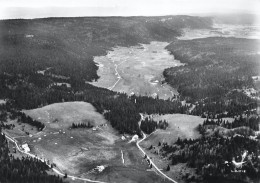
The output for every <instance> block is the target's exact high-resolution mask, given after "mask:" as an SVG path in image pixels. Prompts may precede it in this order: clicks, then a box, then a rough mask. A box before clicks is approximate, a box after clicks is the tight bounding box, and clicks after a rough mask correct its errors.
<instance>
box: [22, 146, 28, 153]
mask: <svg viewBox="0 0 260 183" xmlns="http://www.w3.org/2000/svg"><path fill="white" fill-rule="evenodd" d="M22 148H23V150H24V151H25V152H30V148H29V146H28V144H23V145H22Z"/></svg>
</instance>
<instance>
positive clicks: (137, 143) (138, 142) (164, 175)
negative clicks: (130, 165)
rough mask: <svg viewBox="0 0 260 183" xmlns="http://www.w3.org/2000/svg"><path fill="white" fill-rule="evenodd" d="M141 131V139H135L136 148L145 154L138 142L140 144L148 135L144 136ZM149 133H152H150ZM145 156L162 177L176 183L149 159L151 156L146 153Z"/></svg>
mask: <svg viewBox="0 0 260 183" xmlns="http://www.w3.org/2000/svg"><path fill="white" fill-rule="evenodd" d="M154 132H156V131H154ZM154 132H153V133H154ZM142 133H143V138H142V139H141V140H139V141H137V142H136V145H137V147H138V149H139V150H140V151H141V152H142V153H143V154H144V155H146V153H145V152H144V150H143V149H142V148H141V147H140V145H139V144H140V143H141V142H142V141H144V140H145V139H146V138H147V137H148V136H146V135H145V133H144V132H142ZM150 135H152V133H151V134H150ZM146 156H147V159H148V160H149V161H150V163H151V164H152V165H153V167H154V168H155V169H156V170H157V171H158V172H159V173H160V174H161V175H162V176H163V177H165V178H167V179H168V180H169V181H171V182H174V183H178V182H176V181H175V180H173V179H172V178H170V177H168V176H167V175H166V174H164V173H163V172H162V171H161V170H160V169H159V168H158V167H157V166H156V165H155V164H154V162H153V161H152V160H151V158H149V156H148V155H146Z"/></svg>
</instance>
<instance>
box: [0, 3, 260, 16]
mask: <svg viewBox="0 0 260 183" xmlns="http://www.w3.org/2000/svg"><path fill="white" fill-rule="evenodd" d="M209 13H256V14H259V15H260V0H0V19H12V18H43V17H75V16H76V17H77V16H140V15H141V16H160V15H176V14H188V15H194V14H209Z"/></svg>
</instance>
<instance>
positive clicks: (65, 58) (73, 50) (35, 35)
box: [0, 16, 212, 81]
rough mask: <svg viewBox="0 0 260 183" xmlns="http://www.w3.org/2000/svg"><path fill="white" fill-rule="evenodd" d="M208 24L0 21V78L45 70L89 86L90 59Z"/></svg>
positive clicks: (182, 20)
mask: <svg viewBox="0 0 260 183" xmlns="http://www.w3.org/2000/svg"><path fill="white" fill-rule="evenodd" d="M162 19H167V21H161V20H162ZM211 24H212V22H211V19H209V18H200V17H190V16H169V17H128V18H122V17H107V18H99V17H96V18H93V17H92V18H46V19H34V20H2V21H0V45H1V47H0V74H3V73H6V74H11V75H13V74H24V75H27V77H29V76H30V75H31V74H34V73H35V72H36V71H39V70H46V69H47V68H49V70H48V71H49V72H51V73H52V74H56V75H62V76H66V77H70V78H76V79H79V78H80V79H84V80H87V81H91V80H93V79H97V78H98V76H97V74H96V70H97V66H96V65H95V63H94V62H93V56H98V55H103V54H105V53H106V51H108V50H110V49H111V48H112V47H115V46H130V45H137V44H138V43H148V42H150V41H156V40H157V41H167V42H170V41H172V40H174V39H175V38H176V36H179V35H180V33H181V31H180V29H181V28H184V27H191V28H209V27H211Z"/></svg>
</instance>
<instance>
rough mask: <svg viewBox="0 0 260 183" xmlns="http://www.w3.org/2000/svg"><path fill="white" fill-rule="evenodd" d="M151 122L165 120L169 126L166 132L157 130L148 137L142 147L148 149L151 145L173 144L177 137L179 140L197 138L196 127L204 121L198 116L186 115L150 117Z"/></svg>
mask: <svg viewBox="0 0 260 183" xmlns="http://www.w3.org/2000/svg"><path fill="white" fill-rule="evenodd" d="M151 117H152V119H153V120H155V121H160V120H166V121H167V122H168V123H169V126H168V127H167V129H166V130H160V129H158V130H157V131H156V132H154V133H153V134H152V135H151V136H149V137H148V138H147V139H146V140H145V141H144V142H143V143H142V145H143V146H145V147H149V146H150V145H151V144H154V145H157V144H158V143H159V142H161V143H162V142H167V143H168V144H172V143H174V142H175V141H176V140H177V139H178V137H180V138H183V139H184V138H188V139H189V138H192V139H194V138H198V137H199V136H200V135H199V132H198V131H196V129H195V128H196V127H197V126H198V125H199V124H201V123H203V121H204V119H203V118H201V117H199V116H192V115H186V114H166V115H152V116H151Z"/></svg>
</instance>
